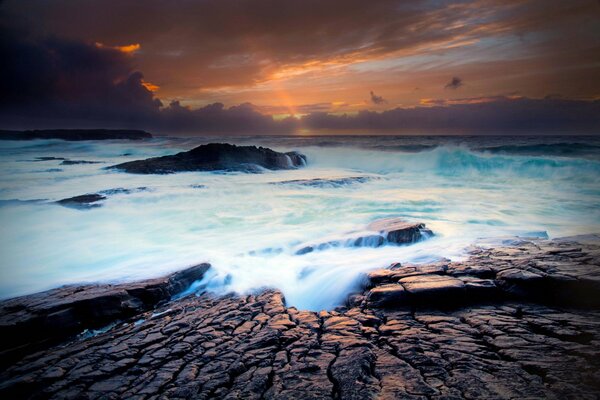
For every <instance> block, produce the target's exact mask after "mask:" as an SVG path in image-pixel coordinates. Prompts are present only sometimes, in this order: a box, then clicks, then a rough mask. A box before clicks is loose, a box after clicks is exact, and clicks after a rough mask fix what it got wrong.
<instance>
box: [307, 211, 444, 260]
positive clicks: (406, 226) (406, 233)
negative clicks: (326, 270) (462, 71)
mask: <svg viewBox="0 0 600 400" xmlns="http://www.w3.org/2000/svg"><path fill="white" fill-rule="evenodd" d="M388 229H391V230H388ZM367 230H369V231H373V230H376V231H379V234H376V235H373V234H363V235H361V236H358V234H357V233H356V232H354V234H353V233H352V232H351V233H348V234H347V235H348V236H347V237H344V238H341V239H338V240H329V241H327V242H323V243H318V244H310V245H308V246H307V245H303V246H302V247H300V248H299V249H298V250H296V255H299V256H300V255H303V254H307V253H311V252H313V251H315V250H326V249H329V248H332V247H380V246H383V245H384V244H386V243H393V244H409V243H414V242H417V241H419V240H422V239H426V238H428V237H430V236H432V235H433V233H432V232H431V231H430V230H429V229H427V228H425V224H423V223H408V222H404V221H401V220H400V219H398V218H393V219H389V220H380V221H376V222H373V223H371V224H370V225H369V226H368V227H367ZM361 233H362V232H361ZM355 235H356V236H355Z"/></svg>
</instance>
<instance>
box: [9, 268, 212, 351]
mask: <svg viewBox="0 0 600 400" xmlns="http://www.w3.org/2000/svg"><path fill="white" fill-rule="evenodd" d="M209 267H210V265H209V264H200V265H197V266H194V267H190V268H187V269H185V270H182V271H178V272H175V273H173V274H171V275H169V276H167V277H163V278H158V279H150V280H146V281H142V282H135V283H131V284H119V285H90V286H65V287H61V288H57V289H52V290H50V291H46V292H42V293H37V294H34V295H30V296H23V297H18V298H14V299H10V300H5V301H2V302H0V336H1V337H2V338H3V340H2V341H1V342H0V353H1V354H4V355H5V356H7V357H8V355H10V354H20V353H21V352H22V351H26V350H27V348H28V347H29V348H36V347H37V346H38V345H39V344H40V343H42V342H45V341H57V340H64V339H66V338H68V337H70V336H72V335H74V334H76V333H79V332H81V331H83V330H84V329H86V328H99V327H101V326H103V325H107V324H109V323H111V322H114V321H116V320H119V319H123V318H128V317H131V316H134V315H136V314H139V313H141V312H143V311H145V310H148V309H150V308H152V307H154V306H155V305H157V304H158V303H160V302H161V301H166V300H169V299H170V298H171V297H172V296H174V295H175V294H178V293H180V292H183V291H184V290H185V289H187V288H188V287H189V286H190V285H191V284H192V283H193V282H194V281H196V280H199V279H201V278H202V277H203V276H204V274H205V273H206V271H207V270H208V269H209Z"/></svg>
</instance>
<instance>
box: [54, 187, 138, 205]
mask: <svg viewBox="0 0 600 400" xmlns="http://www.w3.org/2000/svg"><path fill="white" fill-rule="evenodd" d="M147 190H148V188H147V187H145V186H140V187H137V188H134V189H126V188H114V189H107V190H101V191H100V192H98V193H89V194H82V195H80V196H74V197H69V198H66V199H62V200H59V201H57V202H56V203H58V204H60V205H61V206H65V207H71V208H77V209H81V210H88V209H90V208H96V207H100V206H101V204H99V203H98V202H100V201H102V200H106V198H107V197H106V196H112V195H116V194H131V193H135V192H144V191H147Z"/></svg>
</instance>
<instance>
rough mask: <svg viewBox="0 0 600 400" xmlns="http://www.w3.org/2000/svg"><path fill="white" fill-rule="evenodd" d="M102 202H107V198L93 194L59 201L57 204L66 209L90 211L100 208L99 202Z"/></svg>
mask: <svg viewBox="0 0 600 400" xmlns="http://www.w3.org/2000/svg"><path fill="white" fill-rule="evenodd" d="M102 200H106V196H103V195H101V194H98V193H91V194H83V195H80V196H73V197H69V198H66V199H62V200H58V201H57V202H56V203H57V204H60V205H61V206H65V207H71V208H78V209H89V208H94V207H100V204H98V202H99V201H102Z"/></svg>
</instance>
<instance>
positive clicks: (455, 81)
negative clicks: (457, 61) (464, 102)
mask: <svg viewBox="0 0 600 400" xmlns="http://www.w3.org/2000/svg"><path fill="white" fill-rule="evenodd" d="M462 85H463V81H462V79H460V78H459V77H458V76H455V77H453V78H452V79H451V80H450V82H448V83H447V84H446V86H444V89H458V88H459V87H461V86H462Z"/></svg>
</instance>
